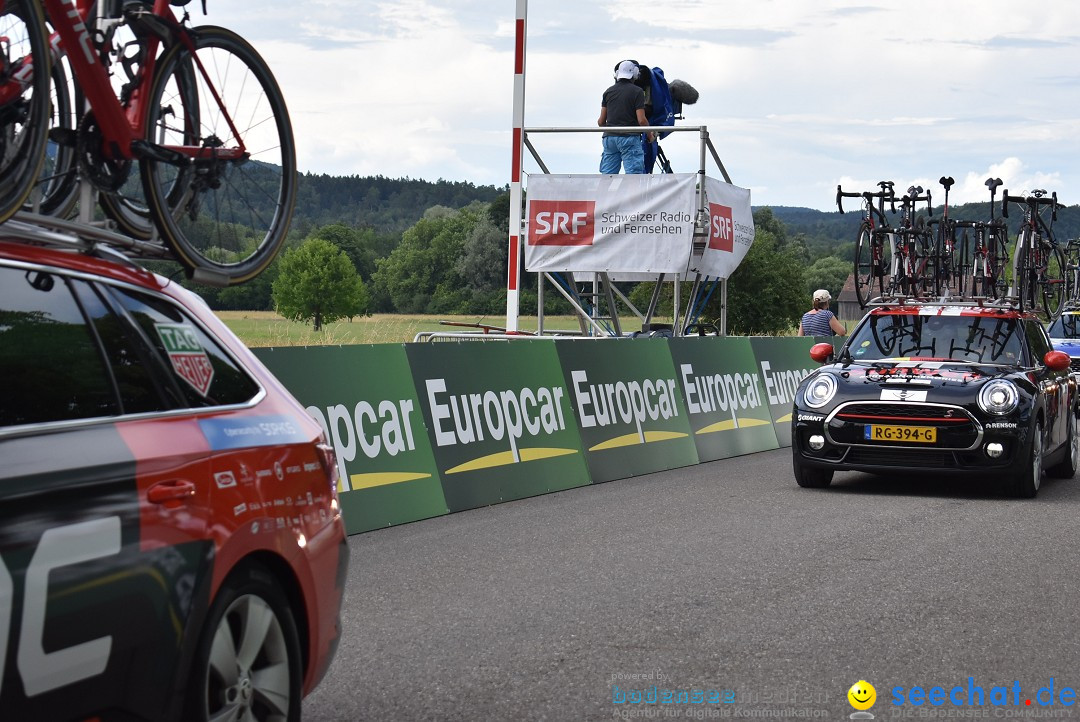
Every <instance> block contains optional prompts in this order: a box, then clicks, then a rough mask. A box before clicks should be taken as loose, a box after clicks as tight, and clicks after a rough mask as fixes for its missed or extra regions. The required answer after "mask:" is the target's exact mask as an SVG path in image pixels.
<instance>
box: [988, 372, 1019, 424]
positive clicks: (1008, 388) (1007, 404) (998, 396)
mask: <svg viewBox="0 0 1080 722" xmlns="http://www.w3.org/2000/svg"><path fill="white" fill-rule="evenodd" d="M1019 403H1020V394H1019V393H1017V391H1016V384H1014V383H1013V382H1012V381H1006V380H1004V379H995V380H994V381H990V382H988V383H987V384H986V385H985V386H983V387H982V389H981V390H980V391H979V408H981V409H982V410H983V411H985V412H986V413H988V414H997V415H1001V414H1009V413H1012V412H1013V411H1015V410H1016V406H1017V404H1019Z"/></svg>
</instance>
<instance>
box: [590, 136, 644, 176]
mask: <svg viewBox="0 0 1080 722" xmlns="http://www.w3.org/2000/svg"><path fill="white" fill-rule="evenodd" d="M620 163H621V164H622V167H623V169H624V170H625V171H626V172H627V173H644V172H645V151H644V150H642V148H641V136H640V135H605V136H604V153H603V155H601V156H600V172H601V173H606V174H612V173H618V172H619V164H620Z"/></svg>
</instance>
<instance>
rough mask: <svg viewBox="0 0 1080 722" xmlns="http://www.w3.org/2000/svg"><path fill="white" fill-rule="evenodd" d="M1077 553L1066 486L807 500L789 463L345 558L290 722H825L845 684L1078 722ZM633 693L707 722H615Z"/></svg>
mask: <svg viewBox="0 0 1080 722" xmlns="http://www.w3.org/2000/svg"><path fill="white" fill-rule="evenodd" d="M1078 542H1080V479H1077V480H1054V479H1049V480H1045V481H1044V485H1043V488H1042V489H1041V490H1040V492H1039V495H1038V497H1037V498H1036V499H1034V500H1028V501H1024V500H1016V499H1012V498H1009V497H1007V496H1004V495H1002V494H1000V493H997V492H995V491H993V490H987V489H985V488H983V487H982V485H981V483H980V482H979V481H977V480H972V481H966V482H958V481H956V480H952V479H947V478H944V479H943V478H929V477H921V478H917V479H901V478H888V479H886V478H877V477H873V476H869V475H863V474H855V473H845V474H838V475H837V477H836V480H835V481H834V482H833V485H832V487H830V488H829V489H825V490H809V489H800V488H799V487H797V486H796V484H795V482H794V480H793V478H792V476H791V469H790V451H789V450H787V449H781V450H778V451H774V452H766V453H761V454H753V455H749V456H743V457H739V458H735V459H730V460H725V461H720V462H714V463H709V464H702V465H700V466H694V467H688V468H684V469H676V470H673V471H669V472H664V473H659V474H650V475H647V476H640V477H636V478H633V479H625V480H621V481H615V482H610V483H607V484H600V485H596V486H592V487H586V488H581V489H574V490H571V491H565V492H560V493H557V494H550V495H547V496H541V497H536V498H533V499H527V500H524V501H516V502H512V503H508V504H502V505H498V506H492V507H488V508H484V509H477V510H473V511H467V512H462V513H458V514H452V515H449V516H445V517H441V518H437V519H431V520H427V521H422V522H416V523H413V524H408V525H404V526H400V527H394V528H390V529H385V530H381V531H377V532H370V533H366V534H360V535H356V536H353V537H351V538H350V544H351V547H352V559H351V569H350V572H349V582H348V590H347V593H346V600H345V608H344V612H343V616H344V637H343V639H342V642H341V646H340V648H339V651H338V654H337V657H336V659H335V661H334V664H333V666H332V667H331V669H330V672H329V674H328V675H327V678H326V679H325V680H324V681H323V683H322V685H321V686H320V687H319V688H318V689H317V690H316V691H315V692H314V693H313V694H312V695H311V696H310V697H309V698H308V699H307V700H306V701H305V702H304V719H305V720H307V721H309V722H312V721H314V722H319V721H322V720H423V719H431V720H518V719H521V720H540V719H546V720H584V719H612V718H615V717H616V716H617V715H620V714H621V715H622V716H623V717H624V718H633V719H670V718H676V719H713V718H723V717H729V718H739V717H749V718H758V719H761V718H765V719H827V720H839V719H848V716H849V715H850V714H851V713H853V712H854V711H855V710H854V709H853V707H852V705H851V704H850V703H849V701H848V697H847V693H848V689H849V688H850V687H851V686H852V685H853V684H854V683H855V682H857V681H859V680H866V681H868V682H869V683H870V684H871V685H873V686H874V687H875V688H876V691H877V702H876V704H875V705H874V706H873V707H872V708H871V709H870V710H869V711H870V713H872V714H874V715H875V717H876V719H878V720H882V719H901V718H904V715H905V714H906V715H911V716H914V717H916V718H919V717H920V716H921V717H922V718H926V716H927V715H930V716H931V717H932V716H942V717H945V716H946V715H951V716H964V715H968V716H972V717H976V718H978V717H980V716H985V717H987V718H1007V717H1023V716H1024V715H1036V714H1038V715H1041V716H1042V718H1051V719H1068V718H1070V716H1071V717H1072V718H1076V719H1080V705H1078V706H1074V707H1066V706H1064V705H1063V704H1062V701H1066V702H1067V701H1069V700H1068V694H1067V692H1066V697H1065V699H1064V700H1062V699H1061V693H1062V691H1063V688H1066V687H1068V688H1073V689H1077V688H1080V664H1078V662H1080V642H1078V639H1077V636H1078V633H1080V575H1078V569H1080V553H1078V550H1080V543H1078ZM1052 679H1053V684H1054V694H1055V695H1056V696H1055V704H1054V705H1053V706H1051V707H1043V706H1040V704H1039V702H1040V701H1047V699H1048V698H1047V696H1046V692H1044V693H1043V694H1042V696H1041V698H1040V697H1037V692H1038V690H1039V689H1040V688H1043V687H1049V685H1050V684H1051V680H1052ZM1016 682H1019V693H1018V694H1016V692H1017V690H1016V689H1015V686H1014V683H1016ZM653 686H655V687H656V689H657V690H658V693H659V694H660V695H662V693H663V692H662V691H663V690H665V689H667V690H673V691H677V690H687V698H688V699H691V700H692V699H695V698H692V697H690V696H689V695H691V694H695V692H694V690H698V692H697V693H696V694H698V695H701V698H703V699H704V701H703V702H701V703H698V704H693V703H684V704H677V703H673V704H666V705H662V704H659V703H655V704H650V703H648V702H647V701H645V702H642V703H640V704H629V703H619V701H618V700H619V698H620V695H629V696H628V697H627V698H628V699H633V695H634V694H635V691H636V692H638V693H641V694H643V695H644V699H645V700H648V699H649V695H650V694H651V693H650V688H651V687H653ZM915 686H919V687H922V688H923V689H924V690H926V691H929V690H930V689H931V688H932V687H934V686H941V687H942V688H943V689H944V691H945V694H946V695H948V694H949V692H950V691H953V693H954V697H955V698H956V699H958V700H960V701H962V702H963V706H954V705H953V704H952V703H951V702H950V701H949V699H948V697H946V698H945V701H944V703H943V704H941V705H940V706H932V705H930V704H929V702H927V703H926V704H924V705H922V706H912V704H911V700H909V699H908V695H909V694H910V692H911V691H912V687H915ZM957 686H961V687H962V690H961V691H956V690H953V688H954V687H957ZM896 687H901V688H903V689H902V694H903V700H904V701H905V705H904V706H895V705H894V704H893V702H894V699H895V697H894V693H893V691H892V690H893V689H894V688H896ZM995 687H1007V697H1006V698H1005V699H1004V701H1005V702H1008V704H1007V705H996V706H995V705H993V704H991V702H992V700H991V697H992V696H994V697H995V699H997V701H999V702H1000V701H1002V697H1001V696H1000V695H1002V694H1005V693H1004V692H1002V691H1001V690H998V691H996V692H995V690H994V688H995ZM980 690H981V691H982V694H983V695H984V696H983V704H982V705H981V706H979V705H975V706H971V705H969V704H968V702H969V695H970V701H973V702H978V696H977V695H978V694H979V691H980ZM916 694H917V693H916ZM675 695H676V692H673V699H677V696H675ZM699 699H700V698H699ZM710 699H713V700H718V701H716V702H714V703H711V704H710V703H709V700H710ZM916 699H917V697H916ZM939 699H940V698H939ZM1014 699H1016V700H1017V701H1018V702H1019V704H1018V705H1013V704H1012V703H1013V700H1014ZM1028 699H1031V700H1032V704H1031V705H1030V706H1028V705H1025V701H1026V700H1028ZM728 700H730V701H728ZM1069 713H1071V715H1070V714H1069Z"/></svg>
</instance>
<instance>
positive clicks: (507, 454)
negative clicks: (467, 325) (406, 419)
mask: <svg viewBox="0 0 1080 722" xmlns="http://www.w3.org/2000/svg"><path fill="white" fill-rule="evenodd" d="M406 352H407V355H408V359H409V366H410V368H411V369H412V375H413V383H414V384H415V388H416V391H417V396H419V397H420V408H421V409H422V411H423V415H424V421H425V423H426V424H427V429H428V434H429V439H430V442H431V448H432V451H433V453H434V455H435V460H436V463H437V465H438V468H439V471H440V475H441V477H442V482H443V493H444V496H445V498H446V502H447V505H448V506H449V507H450V509H451V510H452V511H458V510H461V509H472V508H475V507H478V506H485V505H487V504H497V503H499V502H501V501H509V500H511V499H521V498H524V497H527V496H535V495H537V494H544V493H547V492H551V491H559V490H561V489H569V488H573V487H575V486H582V485H585V484H588V483H589V473H588V467H587V466H586V465H585V458H584V455H583V454H582V450H581V440H580V437H579V434H578V427H577V423H576V421H575V419H574V414H573V411H572V409H571V405H570V399H569V396H568V393H567V388H566V385H565V383H564V381H563V375H562V370H561V369H560V367H559V359H558V356H557V355H556V352H555V346H554V344H553V343H552V342H550V341H514V342H512V343H510V342H506V341H488V342H482V343H481V342H476V341H471V342H453V343H428V344H408V345H407V347H406Z"/></svg>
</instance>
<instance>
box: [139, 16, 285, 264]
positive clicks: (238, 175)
mask: <svg viewBox="0 0 1080 722" xmlns="http://www.w3.org/2000/svg"><path fill="white" fill-rule="evenodd" d="M191 39H192V41H193V43H194V57H193V53H192V52H191V51H189V50H188V49H187V48H186V47H185V46H184V44H183V43H177V44H176V45H174V46H173V47H172V48H171V49H170V50H169V51H168V52H167V53H166V54H165V55H164V56H163V57H162V58H161V59H160V61H159V64H158V69H157V71H156V72H155V78H154V83H153V88H152V90H151V93H150V96H149V99H148V100H149V102H148V108H147V110H148V118H147V128H148V131H147V132H148V136H147V140H148V141H150V142H151V143H155V144H159V145H162V146H166V147H173V148H177V147H180V146H188V148H189V149H190V148H191V147H192V146H194V147H195V148H198V149H200V150H201V152H200V153H199V156H198V157H197V158H195V160H193V161H192V162H191V163H190V165H186V166H185V165H184V164H181V163H178V162H174V161H170V160H165V159H161V158H154V157H151V156H149V155H148V156H145V157H144V158H143V159H142V160H141V161H140V165H141V168H142V176H143V186H144V189H145V192H146V199H147V201H148V203H149V205H150V209H151V212H152V214H153V216H154V220H155V223H156V225H157V226H158V229H159V230H160V231H161V235H162V237H163V239H164V240H165V242H166V243H167V244H168V245H169V247H170V249H171V250H172V251H173V254H174V255H175V256H176V258H177V260H178V261H180V263H182V264H183V265H184V266H185V267H186V268H187V269H188V272H189V275H192V276H193V277H194V278H195V279H196V280H203V281H206V282H210V283H217V284H222V283H227V284H237V283H242V282H244V281H247V280H248V279H250V278H253V277H254V276H256V275H258V274H259V273H260V272H262V271H263V270H264V269H265V268H266V267H267V266H268V265H269V264H270V262H271V261H273V260H274V256H275V255H276V254H277V251H278V249H279V248H280V247H281V244H282V242H283V241H284V240H285V234H286V233H287V231H288V229H289V223H290V222H291V219H292V210H293V205H294V204H295V202H296V182H297V181H296V149H295V145H294V142H293V134H292V125H291V123H290V121H289V114H288V110H287V109H286V107H285V100H284V98H283V97H282V95H281V91H280V90H279V89H278V85H277V82H276V81H275V80H274V77H273V75H272V73H271V72H270V70H269V68H268V67H267V66H266V64H265V63H264V62H263V60H262V58H261V57H259V55H258V53H256V52H255V50H254V49H253V48H252V47H251V46H250V45H249V44H248V43H247V42H246V41H245V40H244V39H243V38H241V37H240V36H239V35H237V34H236V33H233V32H232V31H230V30H226V29H224V28H219V27H213V26H203V27H199V28H195V29H194V30H193V31H192V34H191ZM186 73H191V74H192V76H193V77H194V79H195V88H194V91H195V93H196V95H197V98H196V100H195V106H196V108H197V109H198V116H197V118H196V119H195V120H196V121H197V125H193V124H191V122H190V121H191V120H192V117H191V114H188V117H187V119H186V121H187V122H185V123H177V122H175V119H174V118H172V117H171V116H169V115H168V113H167V112H166V110H167V109H169V108H173V109H175V106H176V104H177V103H176V100H175V99H174V98H175V96H179V95H181V94H182V93H183V92H184V91H183V89H182V88H181V87H178V86H180V85H182V83H179V82H178V80H177V79H178V78H182V77H184V76H185V74H186ZM218 98H220V102H219V100H218ZM185 126H190V127H185ZM159 132H160V133H161V134H163V140H162V139H161V138H159V136H158V134H159ZM192 132H193V133H194V136H195V137H194V138H191V137H190V136H191V134H192ZM236 149H243V150H244V152H243V154H242V155H241V156H240V157H238V158H236V157H234V158H230V156H229V154H230V153H232V152H234V151H235V150H236Z"/></svg>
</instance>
